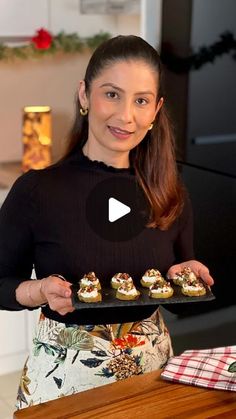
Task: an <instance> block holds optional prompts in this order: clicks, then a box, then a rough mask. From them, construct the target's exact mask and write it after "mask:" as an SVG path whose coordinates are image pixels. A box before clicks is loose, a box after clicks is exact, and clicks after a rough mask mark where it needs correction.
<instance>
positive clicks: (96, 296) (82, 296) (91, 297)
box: [77, 285, 102, 303]
mask: <svg viewBox="0 0 236 419" xmlns="http://www.w3.org/2000/svg"><path fill="white" fill-rule="evenodd" d="M77 294H78V298H79V300H80V301H82V302H84V303H97V302H99V301H102V296H101V293H100V292H99V290H98V287H96V285H85V286H83V287H81V288H80V289H79V291H78V292H77Z"/></svg>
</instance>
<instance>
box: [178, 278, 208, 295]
mask: <svg viewBox="0 0 236 419" xmlns="http://www.w3.org/2000/svg"><path fill="white" fill-rule="evenodd" d="M181 292H182V294H184V295H188V296H189V297H200V296H201V295H205V294H206V288H205V286H204V284H203V283H202V281H200V280H199V279H195V280H192V279H190V280H186V281H185V282H184V283H183V285H182V288H181Z"/></svg>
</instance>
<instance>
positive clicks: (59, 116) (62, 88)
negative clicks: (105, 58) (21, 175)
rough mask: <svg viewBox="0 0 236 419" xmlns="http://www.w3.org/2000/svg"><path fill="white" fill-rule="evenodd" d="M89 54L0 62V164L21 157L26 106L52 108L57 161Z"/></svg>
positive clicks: (71, 117) (54, 150)
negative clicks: (23, 114) (23, 113)
mask: <svg viewBox="0 0 236 419" xmlns="http://www.w3.org/2000/svg"><path fill="white" fill-rule="evenodd" d="M89 57H90V52H89V51H86V52H84V53H81V54H77V55H58V56H55V57H52V56H50V57H46V58H43V59H40V60H34V61H33V60H26V61H20V60H18V61H14V62H12V63H6V62H0V126H1V133H0V162H6V161H18V160H20V159H21V156H22V142H21V130H22V109H23V107H24V106H26V105H49V106H51V108H52V127H53V155H54V159H55V158H57V157H58V156H59V155H60V153H61V151H62V150H63V146H64V143H65V137H66V134H67V132H68V129H69V127H70V125H71V122H72V120H73V115H74V97H75V92H76V89H77V85H78V81H79V80H80V79H81V78H83V76H84V71H85V68H86V65H87V62H88V60H89Z"/></svg>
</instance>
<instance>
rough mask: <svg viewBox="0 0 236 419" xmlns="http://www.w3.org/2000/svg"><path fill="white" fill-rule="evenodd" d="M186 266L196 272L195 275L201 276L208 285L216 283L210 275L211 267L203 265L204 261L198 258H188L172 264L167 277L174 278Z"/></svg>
mask: <svg viewBox="0 0 236 419" xmlns="http://www.w3.org/2000/svg"><path fill="white" fill-rule="evenodd" d="M185 266H187V267H189V268H190V269H191V270H192V271H193V272H194V273H195V275H196V276H198V277H200V278H201V279H202V280H203V281H204V282H205V283H206V284H207V285H213V284H214V279H213V278H212V276H211V275H210V273H209V269H208V268H207V267H206V266H205V265H203V263H201V262H198V261H197V260H187V261H186V262H182V263H178V264H177V265H173V266H171V267H170V269H169V270H168V272H167V277H168V278H170V279H171V278H173V276H174V275H175V274H176V273H177V272H180V271H182V269H183V268H184V267H185Z"/></svg>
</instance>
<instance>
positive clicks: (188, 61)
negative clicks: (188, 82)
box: [161, 32, 236, 73]
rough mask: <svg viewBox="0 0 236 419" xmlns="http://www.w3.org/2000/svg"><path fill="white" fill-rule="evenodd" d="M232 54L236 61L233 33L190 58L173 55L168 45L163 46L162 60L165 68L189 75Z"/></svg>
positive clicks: (225, 33) (223, 35)
mask: <svg viewBox="0 0 236 419" xmlns="http://www.w3.org/2000/svg"><path fill="white" fill-rule="evenodd" d="M229 53H233V54H232V58H233V59H234V60H236V40H235V38H234V35H233V34H232V33H231V32H224V33H223V34H221V35H220V40H219V41H217V42H215V43H214V44H212V45H211V46H209V47H201V48H200V49H199V51H198V52H197V53H194V54H192V55H190V56H189V57H180V56H178V55H176V54H173V53H172V52H171V51H170V48H169V46H168V45H167V44H163V45H162V53H161V59H162V62H163V63H164V64H165V66H166V67H167V68H168V69H169V70H170V71H173V72H174V73H187V72H188V71H190V70H192V69H193V70H198V69H199V68H201V67H202V66H203V65H204V64H207V63H213V62H214V61H215V59H216V58H217V57H220V56H221V55H223V54H229Z"/></svg>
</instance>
